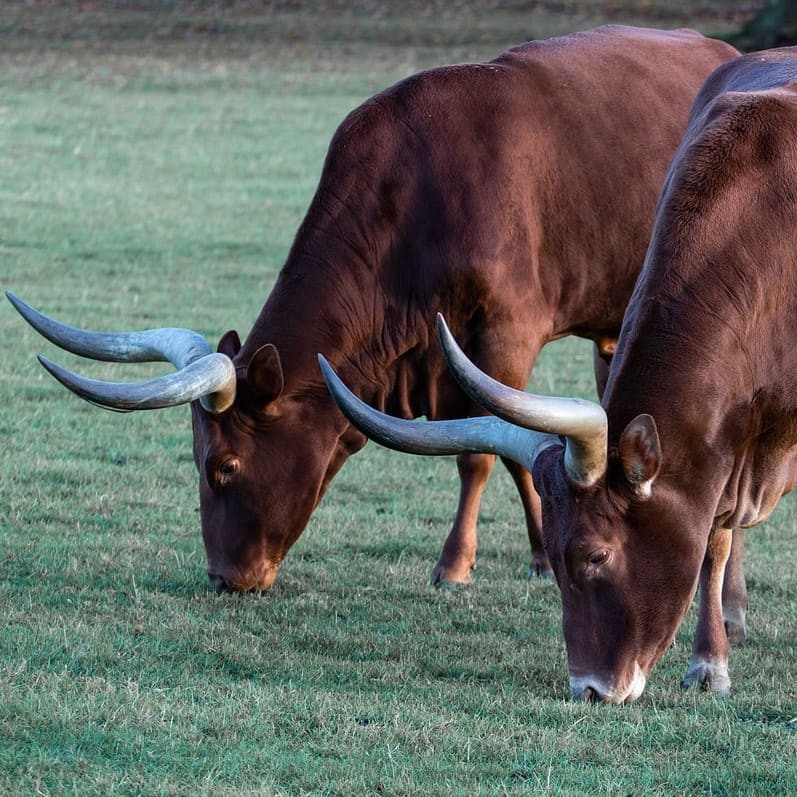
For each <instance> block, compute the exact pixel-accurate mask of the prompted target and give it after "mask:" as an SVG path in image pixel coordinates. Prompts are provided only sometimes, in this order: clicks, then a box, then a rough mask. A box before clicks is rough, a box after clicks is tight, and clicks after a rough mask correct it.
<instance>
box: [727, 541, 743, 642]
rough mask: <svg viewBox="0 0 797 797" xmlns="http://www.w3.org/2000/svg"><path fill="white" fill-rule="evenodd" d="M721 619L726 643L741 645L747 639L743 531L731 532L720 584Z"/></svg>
mask: <svg viewBox="0 0 797 797" xmlns="http://www.w3.org/2000/svg"><path fill="white" fill-rule="evenodd" d="M722 619H723V620H724V621H725V631H726V633H727V635H728V643H729V644H731V645H734V646H735V645H741V644H742V643H743V642H744V640H745V639H746V637H747V584H746V583H745V579H744V529H734V530H733V541H732V543H731V553H730V556H729V557H728V563H727V564H726V565H725V580H724V582H723V584H722Z"/></svg>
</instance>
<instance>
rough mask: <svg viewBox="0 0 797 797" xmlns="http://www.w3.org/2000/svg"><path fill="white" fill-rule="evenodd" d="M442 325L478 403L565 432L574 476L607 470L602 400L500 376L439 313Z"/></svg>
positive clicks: (456, 370)
mask: <svg viewBox="0 0 797 797" xmlns="http://www.w3.org/2000/svg"><path fill="white" fill-rule="evenodd" d="M437 328H438V331H439V333H440V342H441V343H442V346H443V352H444V354H445V357H446V360H447V362H448V366H449V368H450V369H451V371H452V372H453V374H454V376H455V377H456V379H457V382H458V383H459V385H460V387H461V388H462V389H463V390H464V391H465V393H466V394H467V395H468V397H469V398H470V399H471V400H472V401H473V402H474V403H476V404H478V405H479V406H481V407H484V408H485V409H487V410H489V411H490V412H492V413H494V414H495V415H497V416H498V417H499V418H503V419H504V420H506V421H509V422H510V423H512V424H517V425H519V426H522V427H524V428H526V429H534V430H536V431H538V432H544V433H547V434H554V435H562V436H564V437H565V440H566V450H565V467H566V468H567V472H568V475H569V476H570V478H571V479H573V481H575V482H577V483H579V484H584V485H587V486H588V485H590V484H593V483H594V482H596V481H597V480H598V479H599V478H600V477H601V476H602V475H603V474H604V473H605V471H606V459H607V420H606V413H605V412H604V410H603V407H601V406H600V404H596V403H595V402H592V401H585V400H583V399H576V398H555V397H553V396H537V395H534V394H533V393H526V392H525V391H523V390H515V389H514V388H511V387H508V386H507V385H504V384H502V383H501V382H497V381H496V380H495V379H493V378H491V377H489V376H488V375H487V374H485V373H484V372H483V371H481V370H480V369H479V368H477V367H476V366H475V365H474V364H473V363H472V362H471V361H470V360H469V359H468V357H467V356H466V355H465V353H464V352H463V351H462V349H461V348H460V347H459V345H458V344H457V342H456V340H454V336H453V335H452V334H451V331H450V330H449V328H448V326H447V325H446V322H445V320H444V319H443V316H442V315H440V314H438V316H437Z"/></svg>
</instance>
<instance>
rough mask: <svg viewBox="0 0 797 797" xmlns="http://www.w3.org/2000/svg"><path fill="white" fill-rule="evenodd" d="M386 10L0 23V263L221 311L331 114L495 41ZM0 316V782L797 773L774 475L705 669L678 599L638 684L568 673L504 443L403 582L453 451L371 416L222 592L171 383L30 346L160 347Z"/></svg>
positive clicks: (175, 306)
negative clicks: (230, 42)
mask: <svg viewBox="0 0 797 797" xmlns="http://www.w3.org/2000/svg"><path fill="white" fill-rule="evenodd" d="M19 13H22V12H19ZM400 23H401V20H399V21H397V22H396V21H394V22H392V23H391V24H392V25H394V26H395V32H393V33H391V31H390V29H389V27H390V26H389V25H387V23H385V26H386V28H387V33H382V34H381V35H382V38H383V39H384V38H385V37H388V38H390V37H391V36H392V37H393V44H392V45H391V46H390V47H387V48H385V46H383V44H382V43H379V42H376V43H369V42H368V41H358V40H356V39H355V38H354V37H353V35H351V34H348V35H347V36H345V37H344V36H343V35H342V34H340V36H339V38H340V39H342V40H340V41H339V40H337V39H335V38H334V37H333V39H332V40H331V41H329V42H327V43H326V45H325V47H324V48H322V52H321V53H320V55H319V54H318V51H317V48H313V47H309V46H308V45H307V44H306V43H303V42H302V41H294V42H289V43H287V44H286V43H277V44H271V43H270V42H266V43H265V44H263V46H262V49H258V46H257V45H256V43H255V44H253V43H252V42H251V41H249V42H245V43H244V44H242V45H241V47H242V48H243V49H244V52H243V53H241V52H239V51H238V50H236V49H235V48H233V49H232V51H231V52H230V53H226V54H225V52H224V50H223V47H222V45H221V44H220V43H219V42H215V43H213V47H212V48H211V49H210V50H209V51H208V50H206V49H203V48H202V47H198V46H196V42H193V41H187V42H181V41H160V40H159V41H154V42H151V41H150V42H148V41H146V40H144V41H143V42H142V41H140V40H138V39H134V40H132V41H128V40H127V39H124V37H121V38H120V39H116V40H114V41H117V42H118V41H120V40H122V45H123V46H121V49H120V51H118V52H117V51H116V50H115V48H114V47H112V46H110V45H107V46H101V43H99V44H98V43H97V42H90V43H89V44H88V45H86V47H85V48H84V49H81V48H80V47H77V46H75V44H74V42H71V41H66V42H64V41H61V40H59V43H57V45H58V46H53V47H51V48H45V52H42V51H41V50H40V49H37V48H38V47H39V46H40V45H41V42H39V40H38V39H35V37H34V39H35V40H34V41H33V43H30V42H28V44H27V45H26V44H25V41H26V40H25V38H24V37H21V38H20V36H19V35H17V36H14V37H12V38H8V36H10V34H4V35H6V36H7V38H6V39H3V37H2V36H0V40H3V41H7V42H8V43H9V47H8V48H5V50H3V48H0V50H3V51H4V52H5V53H6V55H5V56H4V57H3V58H2V59H0V60H2V64H3V70H2V74H0V174H2V180H0V263H2V265H1V266H0V288H11V289H12V290H14V291H15V292H17V293H19V294H20V295H21V296H22V297H24V298H26V299H28V300H29V301H32V302H33V303H34V304H36V305H37V306H40V307H41V308H43V309H44V310H45V311H48V312H51V313H52V314H54V315H56V317H61V318H63V319H64V320H69V321H72V322H74V323H77V324H81V325H85V326H91V327H102V328H126V327H141V326H143V325H167V324H168V325H185V326H191V327H194V328H197V329H199V330H200V331H201V332H203V333H204V334H206V335H207V336H208V337H209V338H210V339H211V340H212V341H213V342H214V343H215V341H216V340H217V339H218V337H219V336H220V335H221V333H222V332H223V331H224V330H225V329H227V328H228V327H231V326H234V327H237V328H238V329H239V330H241V331H242V332H244V333H245V332H246V331H248V327H249V325H250V324H251V322H252V321H253V319H254V317H255V315H256V313H257V311H258V310H259V308H260V306H261V304H262V302H263V299H264V298H265V296H266V294H267V292H268V289H269V287H270V285H271V283H272V282H273V279H274V277H275V275H276V273H277V270H278V269H279V266H280V265H281V262H282V260H283V259H284V256H285V253H286V251H287V248H288V246H289V245H290V241H291V239H292V236H293V233H294V231H295V229H296V227H297V225H298V223H299V221H300V219H301V216H302V214H303V212H304V209H305V208H306V206H307V203H308V201H309V198H310V196H311V194H312V191H313V190H314V187H315V183H316V181H317V178H318V174H319V170H320V167H321V161H322V158H323V156H324V152H325V149H326V145H327V142H328V140H329V137H330V135H331V133H332V131H333V130H334V128H335V127H336V125H337V124H338V123H339V121H340V120H341V119H342V117H343V116H344V115H345V113H346V112H347V111H348V110H349V109H351V108H352V107H353V106H354V105H356V104H357V103H358V102H360V101H361V100H362V99H363V98H364V97H366V96H368V95H369V94H370V93H372V92H373V91H375V90H377V89H378V88H380V87H382V86H384V85H387V84H388V83H390V82H392V81H394V80H396V79H398V78H399V77H401V76H402V75H404V74H406V73H407V72H409V71H413V70H415V69H418V68H420V67H422V66H424V65H426V64H428V63H434V62H443V61H447V60H459V59H460V58H462V57H465V56H468V55H471V56H473V57H482V56H483V55H487V54H488V53H490V52H493V51H496V50H498V49H500V46H501V44H500V43H498V42H497V41H496V42H493V41H490V42H487V43H482V42H481V41H476V42H475V43H473V42H471V43H470V44H468V43H467V42H465V43H463V42H462V40H461V39H457V38H456V37H454V36H453V34H452V39H451V43H446V42H443V43H442V44H440V43H437V42H434V41H432V42H430V43H429V42H426V43H423V44H422V45H417V46H416V45H413V46H407V45H405V43H404V42H405V37H406V36H407V35H409V34H406V32H405V28H403V27H401V24H400ZM406 24H407V25H411V24H414V23H412V21H410V22H407V23H406ZM485 24H486V23H485ZM560 24H565V23H564V22H561V21H560ZM518 27H519V26H518ZM343 29H345V30H348V28H345V26H339V27H338V28H335V27H334V26H333V27H332V28H331V30H332V32H333V34H334V32H335V31H336V30H343ZM4 30H6V29H4ZM336 35H337V34H336ZM37 42H38V44H37ZM11 44H13V46H11ZM23 45H24V46H23ZM34 45H35V46H34ZM244 45H245V46H244ZM316 56H318V57H316ZM449 56H450V57H449ZM0 334H2V339H3V341H4V343H5V346H4V353H3V355H2V356H1V357H0V406H2V410H0V436H1V439H2V440H3V449H4V456H3V460H2V468H0V793H3V794H9V795H11V794H14V795H16V794H44V795H61V794H97V795H138V794H148V795H149V794H151V795H202V794H208V795H210V794H213V795H239V794H243V795H272V794H273V795H305V794H306V795H310V794H313V795H316V794H328V795H338V794H339V795H350V794H379V793H381V794H386V795H413V794H433V795H437V794H439V795H456V794H463V795H474V794H483V795H488V794H513V795H514V794H540V793H543V794H611V795H627V794H634V795H670V794H688V795H743V794H788V793H793V792H794V791H795V790H796V789H797V764H796V763H795V761H797V735H795V729H797V688H796V687H795V673H794V659H795V652H796V648H797V639H796V638H795V627H796V626H797V612H795V606H797V582H795V579H794V576H793V574H792V570H793V568H792V562H793V560H794V557H795V555H797V535H796V534H795V530H794V529H795V520H797V518H796V517H795V515H796V514H797V503H795V501H794V499H793V498H791V497H789V498H786V499H784V501H782V502H781V505H780V506H779V508H778V510H777V511H776V513H775V515H774V516H773V518H772V519H771V520H770V521H768V522H767V523H766V524H765V525H764V526H762V527H760V528H759V529H757V530H755V531H754V532H752V533H751V534H750V535H749V538H748V539H749V565H748V574H749V586H750V599H751V611H750V618H749V619H750V628H751V634H750V639H749V643H748V644H747V645H746V646H745V647H744V648H742V649H740V650H738V651H734V652H733V655H732V659H731V671H732V677H733V679H734V686H735V694H734V696H733V697H732V698H731V699H728V700H721V699H715V698H713V697H711V696H707V695H702V694H695V693H691V692H690V693H682V692H681V691H680V689H679V687H678V683H679V680H680V677H681V675H682V673H683V671H684V669H685V667H686V663H687V660H688V653H689V641H690V638H691V632H692V630H693V628H694V622H695V618H694V614H693V613H692V614H690V616H689V617H688V619H687V622H686V623H685V625H684V628H683V629H682V630H681V632H680V633H679V635H678V643H677V645H676V647H675V648H674V649H673V650H671V651H670V652H668V654H667V655H666V656H665V658H664V660H663V661H662V662H661V664H660V665H659V666H658V667H657V669H656V670H655V671H654V673H653V676H652V677H651V679H650V682H649V685H648V689H647V691H646V694H645V696H644V697H643V698H642V699H641V700H640V701H639V702H638V703H636V704H634V705H632V706H628V707H619V708H618V707H612V706H597V707H592V706H582V705H576V704H573V703H570V702H569V701H568V688H567V678H566V675H567V673H566V661H565V652H564V644H563V641H562V636H561V630H560V608H559V601H558V596H557V594H556V590H555V587H554V586H553V585H552V584H550V583H547V582H545V583H544V582H540V581H533V582H528V581H526V580H525V578H524V574H525V568H526V562H527V558H528V543H527V541H526V535H525V531H524V529H523V526H522V512H521V509H520V507H519V505H518V502H517V500H516V499H515V496H514V492H513V487H512V485H511V482H510V480H509V478H508V477H507V476H506V474H504V473H503V472H498V471H497V472H496V474H495V475H494V477H493V480H492V482H491V484H490V486H489V488H488V491H487V495H486V498H485V501H484V506H483V510H482V514H481V525H480V541H481V547H480V552H479V566H478V570H477V571H476V573H475V578H474V582H473V584H472V585H471V586H470V587H468V588H466V589H458V590H452V591H436V590H434V589H432V588H430V587H429V586H427V584H426V579H427V577H428V575H429V573H430V571H431V567H432V565H433V563H434V561H435V559H436V556H437V554H438V551H439V547H440V545H441V543H442V540H443V538H444V536H445V534H446V533H447V531H448V524H449V523H450V522H451V519H452V517H453V510H454V506H455V502H456V489H457V481H456V475H455V468H454V466H453V463H452V462H451V461H449V460H445V459H440V460H438V459H428V460H427V459H422V460H418V459H410V458H408V457H404V456H401V455H399V454H395V453H391V452H387V451H385V450H382V449H379V448H377V447H375V446H368V447H367V448H366V450H365V451H364V452H363V453H361V454H359V455H357V456H356V457H354V458H352V459H351V460H350V461H349V463H348V464H347V465H346V467H345V468H344V469H343V471H342V472H341V474H340V475H339V476H338V477H337V478H336V480H335V481H334V482H333V484H332V487H331V488H330V490H329V492H328V494H327V496H326V498H325V499H324V501H323V503H322V505H321V506H320V508H319V509H318V511H317V512H316V513H315V515H314V517H313V519H312V521H311V523H310V525H309V527H308V529H307V530H306V531H305V533H304V535H303V536H302V538H301V539H300V540H299V542H298V543H297V544H296V545H295V546H294V548H293V549H292V551H291V552H290V554H289V556H288V558H287V560H286V561H285V563H284V565H283V568H282V571H281V573H280V576H279V579H278V581H277V583H276V585H275V587H274V588H273V589H272V590H271V591H270V592H269V593H267V594H265V595H262V596H243V597H241V596H224V597H217V596H216V595H215V594H213V593H211V592H210V590H209V588H208V585H207V579H206V577H205V572H204V567H205V563H204V551H203V548H202V543H201V539H200V536H199V518H198V498H197V490H196V473H195V469H194V465H193V462H192V458H191V437H190V421H189V417H188V415H189V414H188V411H187V409H186V408H177V409H174V410H168V411H162V412H157V413H143V414H134V415H116V414H113V413H107V412H102V411H100V410H97V409H95V408H93V407H91V406H89V405H87V404H85V403H83V402H81V401H79V400H78V399H76V398H74V397H72V396H70V395H68V394H66V393H65V392H64V391H63V390H62V389H61V388H60V386H58V385H57V384H56V383H55V382H54V381H53V380H52V379H51V378H50V377H49V376H48V375H47V374H45V373H44V372H43V371H42V369H41V368H40V367H39V366H38V364H37V363H36V362H35V358H34V354H35V353H36V352H38V351H42V352H45V353H47V354H49V355H51V356H56V359H58V360H60V361H62V362H64V363H65V364H67V365H68V366H72V367H82V368H83V369H84V370H86V371H88V372H90V373H91V374H93V375H99V376H103V375H105V376H107V375H112V376H113V377H118V378H127V377H131V378H132V377H133V374H135V377H136V378H138V377H140V376H141V375H142V372H147V371H148V370H149V371H152V372H156V371H158V366H152V367H151V368H150V367H141V366H140V367H137V368H132V367H124V366H117V365H102V364H90V365H86V364H85V363H82V362H80V361H79V360H78V358H74V357H70V356H69V355H66V354H61V353H58V354H57V355H56V353H55V351H54V349H53V347H51V346H49V345H48V344H46V343H45V342H43V341H42V340H40V339H39V338H38V337H37V336H36V334H35V333H34V332H33V331H32V330H30V329H29V328H27V326H26V325H25V324H24V323H23V322H22V321H21V319H20V318H18V317H17V316H16V314H15V313H14V312H13V310H12V309H11V307H10V306H9V305H7V304H5V303H4V304H3V305H2V306H0ZM590 363H591V355H590V352H589V349H588V348H587V347H586V346H585V345H584V344H583V342H579V341H562V342H559V343H557V344H555V345H554V346H552V347H549V349H548V350H546V352H545V353H544V356H543V358H542V361H541V363H540V364H539V367H538V368H537V370H536V371H535V375H534V378H533V382H532V384H533V386H534V387H535V388H536V389H538V390H540V391H542V392H559V393H578V394H580V395H585V396H588V397H590V396H591V395H592V388H591V376H590Z"/></svg>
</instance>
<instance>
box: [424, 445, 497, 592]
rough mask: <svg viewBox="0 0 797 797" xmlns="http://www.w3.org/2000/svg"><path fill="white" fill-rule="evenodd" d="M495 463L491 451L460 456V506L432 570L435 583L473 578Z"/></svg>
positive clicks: (461, 581) (467, 580)
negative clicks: (481, 510) (479, 527)
mask: <svg viewBox="0 0 797 797" xmlns="http://www.w3.org/2000/svg"><path fill="white" fill-rule="evenodd" d="M494 464H495V457H494V456H493V455H492V454H460V455H459V456H458V457H457V468H458V470H459V479H460V487H459V506H458V507H457V516H456V517H455V518H454V525H453V526H452V527H451V531H450V532H449V534H448V537H446V541H445V543H444V544H443V550H442V551H441V553H440V558H439V559H438V560H437V564H436V565H435V567H434V570H433V571H432V579H431V580H432V584H435V585H438V586H444V585H446V584H467V583H468V582H469V581H470V571H471V570H472V569H473V568H474V566H475V565H476V547H477V546H476V523H477V521H478V518H479V504H480V503H481V499H482V494H483V493H484V488H485V486H486V485H487V480H488V479H489V478H490V473H491V472H492V469H493V465H494Z"/></svg>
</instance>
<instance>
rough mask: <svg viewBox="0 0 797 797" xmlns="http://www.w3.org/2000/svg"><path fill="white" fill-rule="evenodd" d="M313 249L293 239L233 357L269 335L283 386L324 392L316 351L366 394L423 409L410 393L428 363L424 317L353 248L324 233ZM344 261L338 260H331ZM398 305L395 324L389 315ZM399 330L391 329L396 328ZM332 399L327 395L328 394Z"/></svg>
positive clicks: (399, 410) (413, 411) (396, 407)
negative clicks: (379, 276)
mask: <svg viewBox="0 0 797 797" xmlns="http://www.w3.org/2000/svg"><path fill="white" fill-rule="evenodd" d="M316 251H317V252H318V254H314V253H312V252H311V251H310V249H309V247H305V246H303V245H301V244H300V243H297V244H296V245H294V248H293V250H292V252H291V256H290V257H289V259H288V262H287V263H286V265H285V267H284V268H283V270H282V271H281V273H280V276H279V278H278V280H277V283H276V285H275V287H274V289H273V291H272V293H271V295H270V296H269V298H268V301H267V302H266V304H265V306H264V307H263V310H262V311H261V313H260V315H259V317H258V319H257V321H256V322H255V324H254V326H253V328H252V331H251V332H250V334H249V336H248V337H247V339H246V341H245V343H244V346H243V348H242V350H241V353H240V355H239V357H238V359H239V362H241V363H245V362H248V360H249V358H251V356H252V355H253V354H254V352H255V351H256V350H257V349H258V348H259V347H260V346H262V345H264V344H266V343H273V344H274V345H275V346H276V347H277V350H278V352H279V354H280V359H281V362H282V367H283V372H284V375H285V391H286V394H288V393H292V394H294V395H296V394H308V395H316V396H320V397H321V398H323V399H327V398H329V396H328V393H327V390H326V386H325V385H324V382H323V379H322V376H321V372H320V369H319V367H318V361H317V355H318V354H319V353H321V354H323V355H324V356H325V357H326V358H327V359H328V360H329V362H330V363H331V365H332V366H333V368H335V369H336V371H338V373H339V375H340V376H341V378H342V379H344V381H345V382H346V383H347V384H348V385H349V387H350V388H351V390H352V391H354V392H355V393H356V394H357V395H358V396H360V397H362V398H363V399H364V400H365V401H368V402H370V403H373V404H374V405H376V406H379V407H381V408H383V409H387V410H388V411H393V412H395V413H396V414H400V415H404V416H405V417H411V416H416V415H419V414H424V413H425V412H426V410H427V407H426V406H425V405H426V404H427V403H428V402H427V401H426V400H425V398H423V397H420V398H419V397H418V396H417V395H416V391H415V388H416V386H417V385H418V384H420V383H422V382H423V380H422V379H419V375H420V374H419V370H420V369H425V368H426V367H427V366H426V364H425V363H424V362H423V359H424V357H423V355H424V354H425V352H426V348H427V345H428V340H429V326H430V324H429V321H428V319H426V318H425V317H422V316H421V313H420V312H418V313H415V314H413V313H412V310H411V308H410V307H408V306H407V305H409V302H408V301H407V299H406V297H404V298H403V299H402V297H399V296H394V295H392V294H391V292H390V289H389V287H387V286H385V285H384V284H383V283H382V282H380V281H379V280H378V273H379V271H378V270H377V269H374V268H371V267H370V266H369V265H368V264H367V263H366V262H365V260H364V258H362V257H360V255H359V254H358V253H357V252H356V251H354V250H351V249H350V248H349V247H347V246H342V245H340V244H338V243H337V242H336V241H335V239H334V238H332V237H328V238H326V239H325V240H323V242H322V243H321V244H318V245H317V246H316ZM340 262H345V264H346V265H345V267H344V268H341V267H340V266H339V265H338V264H339V263H340ZM402 306H403V307H404V309H402V310H401V313H402V317H401V322H400V324H397V323H396V321H397V319H396V318H395V317H394V315H395V313H396V312H398V310H397V308H399V307H402ZM399 328H400V330H401V334H400V335H398V334H395V333H394V332H393V331H394V330H396V329H399ZM330 401H331V399H330Z"/></svg>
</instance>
